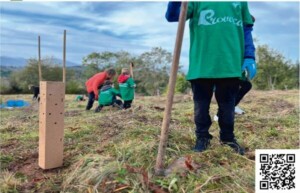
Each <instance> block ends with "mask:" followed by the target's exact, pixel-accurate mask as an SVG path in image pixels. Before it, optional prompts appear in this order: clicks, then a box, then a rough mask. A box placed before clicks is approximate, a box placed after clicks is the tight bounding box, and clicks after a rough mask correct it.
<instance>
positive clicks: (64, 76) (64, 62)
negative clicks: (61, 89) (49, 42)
mask: <svg viewBox="0 0 300 193" xmlns="http://www.w3.org/2000/svg"><path fill="white" fill-rule="evenodd" d="M66 34H67V31H66V30H64V43H63V44H64V45H63V83H66Z"/></svg>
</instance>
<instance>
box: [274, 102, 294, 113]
mask: <svg viewBox="0 0 300 193" xmlns="http://www.w3.org/2000/svg"><path fill="white" fill-rule="evenodd" d="M270 106H271V109H272V111H274V112H278V113H280V114H281V115H286V114H289V113H291V112H293V111H294V109H295V106H294V105H293V104H291V103H289V102H287V101H285V100H276V101H273V102H272V103H271V105H270Z"/></svg>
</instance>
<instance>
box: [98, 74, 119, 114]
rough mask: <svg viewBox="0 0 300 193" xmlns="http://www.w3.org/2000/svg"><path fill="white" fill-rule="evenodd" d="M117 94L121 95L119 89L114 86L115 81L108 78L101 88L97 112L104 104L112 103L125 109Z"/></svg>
mask: <svg viewBox="0 0 300 193" xmlns="http://www.w3.org/2000/svg"><path fill="white" fill-rule="evenodd" d="M117 96H119V97H120V93H119V91H118V90H116V89H115V88H113V83H112V82H111V81H110V80H106V81H105V82H104V84H103V87H102V88H101V90H100V93H99V99H98V102H99V106H98V107H97V108H96V110H95V113H98V112H100V111H101V109H102V108H103V107H104V106H110V105H112V106H113V107H114V106H116V107H119V108H120V109H123V103H122V101H121V100H118V99H117Z"/></svg>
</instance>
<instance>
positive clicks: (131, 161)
mask: <svg viewBox="0 0 300 193" xmlns="http://www.w3.org/2000/svg"><path fill="white" fill-rule="evenodd" d="M9 98H10V99H17V98H18V99H21V98H22V99H25V100H27V101H31V95H11V96H8V95H4V96H1V100H2V101H3V102H4V101H6V100H7V99H9ZM74 98H75V96H74V95H67V96H66V102H65V128H64V164H63V166H62V167H61V168H57V169H52V170H45V171H44V170H42V169H40V168H39V166H38V119H39V118H38V104H37V103H33V104H31V106H30V107H27V108H22V109H13V110H7V109H3V110H1V111H0V113H1V123H0V125H1V126H0V132H1V134H0V138H1V143H0V146H1V157H0V161H1V174H0V190H1V191H0V192H254V186H255V181H254V179H255V176H254V165H255V161H254V160H255V149H295V148H299V91H298V90H292V91H264V92H263V91H251V92H250V93H249V94H248V95H247V96H246V97H245V98H244V100H243V101H242V102H241V105H240V106H241V107H242V108H243V109H244V110H245V111H246V114H244V115H240V116H236V123H235V133H236V136H237V139H238V141H239V142H240V143H241V144H242V145H243V146H244V147H246V155H245V156H240V155H238V154H236V153H234V152H233V151H232V150H231V149H229V148H228V147H225V146H221V145H220V143H219V136H218V133H219V128H218V125H217V123H216V122H214V123H213V125H212V126H211V128H210V131H211V133H212V135H213V136H214V138H213V140H212V145H211V147H210V148H209V150H207V151H206V152H203V153H194V152H193V151H192V150H191V149H192V147H193V145H194V142H195V136H194V123H193V103H192V101H191V98H190V96H184V95H176V96H175V100H174V105H173V111H172V119H171V125H170V129H171V132H170V135H169V141H168V146H167V152H166V153H167V154H166V167H167V166H168V165H171V167H170V169H169V170H168V171H169V173H168V174H169V175H168V176H165V177H161V176H155V175H154V174H153V173H154V166H155V161H156V155H157V149H158V143H159V135H160V127H161V122H162V117H163V111H164V104H165V98H164V97H137V98H136V100H135V101H134V104H133V107H132V109H131V110H126V111H123V110H121V111H120V110H117V109H115V108H112V107H107V108H104V109H103V111H101V113H98V114H96V113H94V112H93V111H89V112H86V111H85V110H84V109H85V105H86V102H75V101H74ZM94 106H96V105H94ZM216 110H217V106H216V103H215V101H213V103H212V106H211V116H213V115H214V114H215V113H216ZM177 159H179V160H185V161H188V162H189V163H190V164H191V165H192V166H193V167H192V169H191V168H190V169H187V168H185V167H183V166H182V165H180V163H179V164H177V165H176V163H177V162H176V160H177ZM172 163H173V164H172Z"/></svg>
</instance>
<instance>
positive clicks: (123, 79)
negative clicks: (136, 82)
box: [118, 74, 130, 83]
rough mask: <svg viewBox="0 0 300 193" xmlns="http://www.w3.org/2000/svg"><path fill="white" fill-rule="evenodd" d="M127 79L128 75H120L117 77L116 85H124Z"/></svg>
mask: <svg viewBox="0 0 300 193" xmlns="http://www.w3.org/2000/svg"><path fill="white" fill-rule="evenodd" d="M129 77H130V76H129V75H125V74H121V75H120V76H119V77H118V83H124V82H126V80H127V79H128V78H129Z"/></svg>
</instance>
